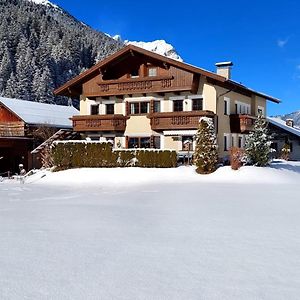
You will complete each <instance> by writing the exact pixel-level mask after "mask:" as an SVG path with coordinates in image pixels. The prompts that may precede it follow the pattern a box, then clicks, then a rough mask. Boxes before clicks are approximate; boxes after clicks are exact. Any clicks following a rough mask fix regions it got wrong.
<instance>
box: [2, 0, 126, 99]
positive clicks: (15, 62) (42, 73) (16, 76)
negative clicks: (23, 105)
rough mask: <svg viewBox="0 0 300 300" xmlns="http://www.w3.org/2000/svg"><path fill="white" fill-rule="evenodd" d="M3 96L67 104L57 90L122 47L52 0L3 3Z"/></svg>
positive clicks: (21, 0)
mask: <svg viewBox="0 0 300 300" xmlns="http://www.w3.org/2000/svg"><path fill="white" fill-rule="evenodd" d="M0 15H1V18H0V95H1V96H6V97H10V98H21V99H24V100H31V101H39V102H45V103H57V104H66V103H67V100H66V99H65V98H63V97H55V96H54V95H53V93H52V91H53V89H55V88H57V87H58V86H60V85H62V84H63V83H65V82H66V81H67V80H69V79H70V78H73V77H74V76H76V75H78V74H79V73H80V72H82V71H83V70H85V69H87V68H89V67H91V66H92V65H93V64H94V63H95V62H96V61H99V60H101V59H103V58H105V57H106V56H108V55H110V54H112V53H113V52H115V51H117V50H119V49H120V48H121V47H123V46H124V45H123V43H121V42H120V41H116V40H114V39H112V38H110V37H108V36H107V35H106V34H104V33H102V32H99V31H96V30H93V29H92V28H91V27H89V26H87V25H86V24H84V23H82V22H80V21H78V20H77V19H75V18H74V17H73V16H71V15H70V14H69V13H67V12H66V11H65V10H64V9H62V8H61V7H59V6H57V5H55V4H53V3H51V2H50V1H48V0H0Z"/></svg>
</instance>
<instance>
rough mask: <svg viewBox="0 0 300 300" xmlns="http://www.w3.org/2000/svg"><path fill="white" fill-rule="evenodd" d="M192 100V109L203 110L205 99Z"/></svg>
mask: <svg viewBox="0 0 300 300" xmlns="http://www.w3.org/2000/svg"><path fill="white" fill-rule="evenodd" d="M192 101H193V102H192V110H203V99H193V100H192Z"/></svg>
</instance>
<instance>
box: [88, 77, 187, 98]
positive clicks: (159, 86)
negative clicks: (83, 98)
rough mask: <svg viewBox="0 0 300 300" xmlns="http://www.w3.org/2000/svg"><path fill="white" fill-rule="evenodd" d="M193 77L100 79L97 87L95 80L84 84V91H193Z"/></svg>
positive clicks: (104, 93)
mask: <svg viewBox="0 0 300 300" xmlns="http://www.w3.org/2000/svg"><path fill="white" fill-rule="evenodd" d="M192 79H193V78H192V77H191V78H188V79H187V80H182V81H180V82H178V81H179V80H175V78H174V76H172V75H170V76H154V77H139V78H126V79H118V80H105V81H98V82H97V87H96V86H94V82H92V83H87V84H86V85H85V86H84V93H85V95H88V96H102V97H106V96H116V95H119V96H122V95H127V94H136V93H158V92H160V93H163V92H172V91H174V92H180V91H191V90H192V89H193V85H192V84H193V81H192Z"/></svg>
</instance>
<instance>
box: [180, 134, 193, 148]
mask: <svg viewBox="0 0 300 300" xmlns="http://www.w3.org/2000/svg"><path fill="white" fill-rule="evenodd" d="M192 150H193V136H191V135H190V136H183V137H182V151H192Z"/></svg>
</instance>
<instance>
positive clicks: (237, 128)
mask: <svg viewBox="0 0 300 300" xmlns="http://www.w3.org/2000/svg"><path fill="white" fill-rule="evenodd" d="M255 119H256V117H254V116H250V115H230V129H231V132H233V133H248V132H249V131H251V130H253V128H254V122H255Z"/></svg>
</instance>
